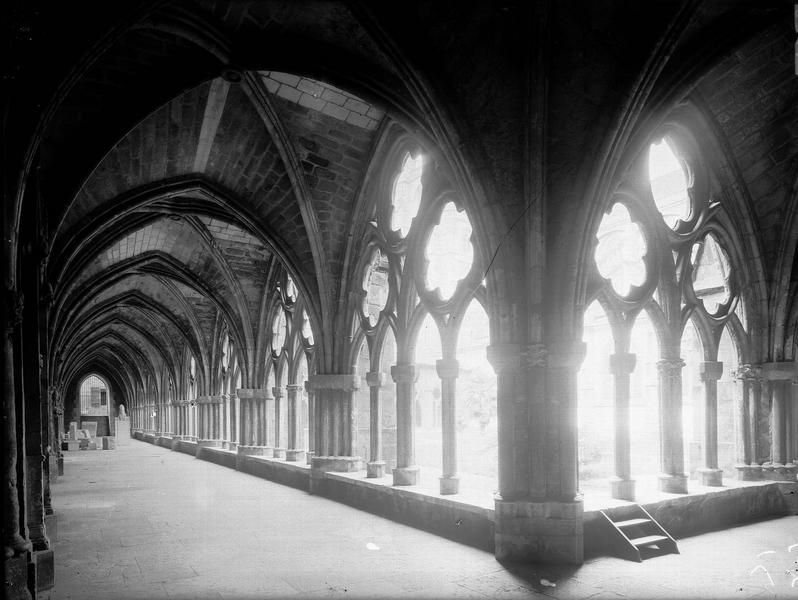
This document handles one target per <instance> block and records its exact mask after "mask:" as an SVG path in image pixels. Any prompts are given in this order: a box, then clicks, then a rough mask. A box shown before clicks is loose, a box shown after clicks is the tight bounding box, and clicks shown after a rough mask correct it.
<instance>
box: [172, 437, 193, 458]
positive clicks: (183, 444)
mask: <svg viewBox="0 0 798 600" xmlns="http://www.w3.org/2000/svg"><path fill="white" fill-rule="evenodd" d="M197 448H198V446H197V442H194V441H191V440H177V441H175V443H174V444H173V445H172V450H175V451H177V452H182V453H183V454H190V455H191V456H197Z"/></svg>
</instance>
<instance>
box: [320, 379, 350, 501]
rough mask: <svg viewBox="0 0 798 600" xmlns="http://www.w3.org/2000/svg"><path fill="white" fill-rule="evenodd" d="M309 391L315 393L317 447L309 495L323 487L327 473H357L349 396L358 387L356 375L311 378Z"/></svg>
mask: <svg viewBox="0 0 798 600" xmlns="http://www.w3.org/2000/svg"><path fill="white" fill-rule="evenodd" d="M309 387H310V389H311V390H313V391H314V392H315V399H314V400H315V412H316V446H315V452H314V455H313V458H312V459H311V462H310V491H311V492H312V493H316V492H318V491H319V490H320V488H321V486H322V485H323V480H324V473H325V472H327V471H339V472H351V471H357V470H359V469H360V463H361V458H360V457H359V456H352V427H353V424H354V415H353V414H352V395H353V394H354V392H355V390H357V389H359V387H360V377H359V376H358V375H357V373H321V374H316V375H311V376H310V379H309Z"/></svg>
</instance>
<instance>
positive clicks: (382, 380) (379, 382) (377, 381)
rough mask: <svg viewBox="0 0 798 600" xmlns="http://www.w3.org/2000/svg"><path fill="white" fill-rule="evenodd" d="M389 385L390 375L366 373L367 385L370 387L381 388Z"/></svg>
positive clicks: (375, 372) (377, 372)
mask: <svg viewBox="0 0 798 600" xmlns="http://www.w3.org/2000/svg"><path fill="white" fill-rule="evenodd" d="M386 383H388V373H384V372H383V371H371V372H369V373H366V385H368V386H369V387H376V388H380V387H382V386H384V385H385V384H386Z"/></svg>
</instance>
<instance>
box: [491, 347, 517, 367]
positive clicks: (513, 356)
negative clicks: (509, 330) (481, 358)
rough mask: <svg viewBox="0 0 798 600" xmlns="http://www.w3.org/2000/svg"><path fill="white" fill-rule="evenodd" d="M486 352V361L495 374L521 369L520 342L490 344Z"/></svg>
mask: <svg viewBox="0 0 798 600" xmlns="http://www.w3.org/2000/svg"><path fill="white" fill-rule="evenodd" d="M487 352H488V362H489V363H490V364H491V366H492V367H493V370H494V371H496V373H497V374H498V373H507V372H511V371H519V370H520V369H521V345H520V344H491V345H490V346H488V348H487Z"/></svg>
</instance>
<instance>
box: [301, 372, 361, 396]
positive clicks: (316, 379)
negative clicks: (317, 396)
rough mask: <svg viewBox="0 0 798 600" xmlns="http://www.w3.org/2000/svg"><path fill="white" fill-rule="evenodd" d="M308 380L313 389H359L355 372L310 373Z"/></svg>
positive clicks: (358, 381) (348, 390)
mask: <svg viewBox="0 0 798 600" xmlns="http://www.w3.org/2000/svg"><path fill="white" fill-rule="evenodd" d="M308 381H309V382H310V387H311V389H314V390H340V391H344V392H352V391H354V390H357V389H360V377H359V376H358V375H357V373H319V374H316V375H311V376H310V379H309V380H308Z"/></svg>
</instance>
